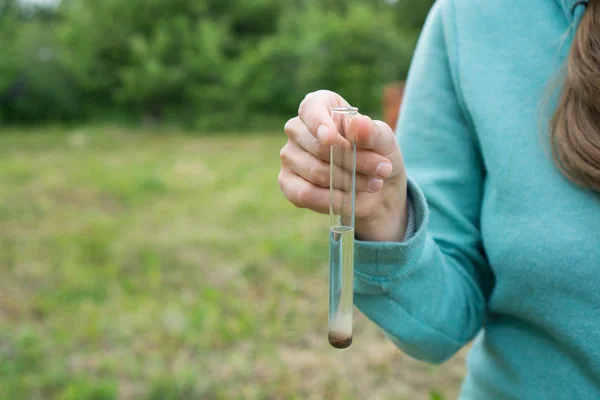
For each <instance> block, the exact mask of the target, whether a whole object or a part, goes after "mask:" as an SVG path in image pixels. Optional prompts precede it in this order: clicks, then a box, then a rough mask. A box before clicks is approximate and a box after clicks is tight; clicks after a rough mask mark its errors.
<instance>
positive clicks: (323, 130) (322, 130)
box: [317, 125, 329, 144]
mask: <svg viewBox="0 0 600 400" xmlns="http://www.w3.org/2000/svg"><path fill="white" fill-rule="evenodd" d="M317 138H319V142H321V144H325V142H326V141H327V139H328V138H329V127H328V126H327V125H319V128H318V129H317Z"/></svg>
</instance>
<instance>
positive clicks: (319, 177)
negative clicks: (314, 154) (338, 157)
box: [308, 162, 329, 186]
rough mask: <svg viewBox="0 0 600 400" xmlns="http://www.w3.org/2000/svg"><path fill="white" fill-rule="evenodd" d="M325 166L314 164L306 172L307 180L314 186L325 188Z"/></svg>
mask: <svg viewBox="0 0 600 400" xmlns="http://www.w3.org/2000/svg"><path fill="white" fill-rule="evenodd" d="M325 169H326V168H325V165H324V164H323V163H321V162H315V163H313V165H312V166H311V167H310V170H309V171H308V180H309V181H310V182H312V183H314V184H315V185H319V186H326V185H327V184H328V183H329V179H328V177H327V173H326V172H327V171H326V170H325Z"/></svg>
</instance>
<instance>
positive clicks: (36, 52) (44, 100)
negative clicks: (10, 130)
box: [0, 0, 80, 123]
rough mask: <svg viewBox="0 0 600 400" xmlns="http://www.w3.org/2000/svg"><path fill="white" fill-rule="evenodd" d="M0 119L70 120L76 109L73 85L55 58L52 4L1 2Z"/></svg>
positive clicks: (76, 113)
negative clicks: (36, 4) (46, 5)
mask: <svg viewBox="0 0 600 400" xmlns="http://www.w3.org/2000/svg"><path fill="white" fill-rule="evenodd" d="M0 5H2V7H0V43H2V57H1V58H0V120H2V121H6V122H20V123H23V122H36V121H40V120H70V119H74V118H76V117H77V116H78V115H79V112H80V109H79V101H78V96H77V90H76V87H75V84H74V82H73V80H72V79H71V77H70V73H69V71H67V69H66V68H65V66H64V65H62V64H61V63H60V60H58V58H57V51H58V45H57V43H56V41H55V35H54V29H55V21H56V20H57V18H58V14H57V13H56V10H55V9H53V8H48V7H39V6H38V7H35V6H28V7H27V8H23V7H21V6H20V3H19V2H18V1H16V0H4V1H3V2H0Z"/></svg>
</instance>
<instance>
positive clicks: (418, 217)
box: [354, 0, 494, 363]
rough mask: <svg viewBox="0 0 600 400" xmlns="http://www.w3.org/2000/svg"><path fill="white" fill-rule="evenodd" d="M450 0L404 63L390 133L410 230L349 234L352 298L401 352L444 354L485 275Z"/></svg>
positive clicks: (455, 342)
mask: <svg viewBox="0 0 600 400" xmlns="http://www.w3.org/2000/svg"><path fill="white" fill-rule="evenodd" d="M453 20H454V19H453V15H452V9H451V1H450V0H440V1H437V2H436V3H435V4H434V6H433V8H432V10H431V12H430V14H429V16H428V18H427V21H426V23H425V26H424V28H423V32H422V34H421V37H420V39H419V42H418V45H417V49H416V51H415V55H414V57H413V62H412V65H411V69H410V72H409V76H408V80H407V84H406V89H405V94H404V99H403V105H402V111H401V113H400V119H399V123H398V140H399V142H400V147H401V149H402V153H403V156H404V161H405V164H406V168H407V171H408V175H409V179H408V196H409V198H410V200H411V202H412V204H413V207H414V218H415V232H414V234H413V235H412V236H410V237H409V238H408V239H407V240H405V241H403V242H400V243H395V242H394V243H392V242H377V243H376V242H363V241H357V242H356V244H355V246H356V247H355V279H354V281H355V304H356V306H357V307H358V308H359V309H360V310H361V311H362V312H363V313H364V314H365V315H366V316H367V317H369V318H370V319H371V320H372V321H374V322H375V323H376V324H377V325H379V326H380V327H381V328H382V329H383V330H384V332H385V333H386V335H387V336H388V337H390V339H391V340H392V341H393V342H394V343H395V344H396V345H397V346H398V347H399V348H400V349H401V350H403V351H404V352H405V353H407V354H409V355H411V356H413V357H415V358H417V359H420V360H424V361H427V362H432V363H440V362H443V361H445V360H446V359H448V358H450V357H451V356H452V355H454V354H455V353H456V351H458V350H459V349H460V348H461V347H462V346H463V345H465V344H466V343H467V342H468V341H469V340H471V339H472V338H473V337H474V336H475V335H476V334H477V333H478V331H479V330H480V329H481V327H482V326H483V323H484V318H485V314H486V312H485V311H486V303H487V298H488V297H489V294H490V292H491V290H492V288H493V285H494V277H493V274H492V272H491V269H490V267H489V265H488V263H487V260H486V258H485V255H484V252H483V249H482V243H481V236H480V229H479V217H480V209H481V198H482V187H483V180H484V177H485V170H484V167H483V162H482V158H481V154H480V151H479V145H478V142H477V138H476V135H475V133H474V130H473V129H472V127H471V122H470V117H469V114H468V110H467V109H466V107H465V106H464V103H463V101H462V98H461V95H460V91H459V90H458V88H459V87H460V85H459V76H458V74H457V73H456V69H455V68H454V66H455V65H456V64H457V63H458V60H457V59H456V56H455V53H454V50H452V49H455V48H456V43H455V40H454V32H455V31H454V27H453V26H452V21H453Z"/></svg>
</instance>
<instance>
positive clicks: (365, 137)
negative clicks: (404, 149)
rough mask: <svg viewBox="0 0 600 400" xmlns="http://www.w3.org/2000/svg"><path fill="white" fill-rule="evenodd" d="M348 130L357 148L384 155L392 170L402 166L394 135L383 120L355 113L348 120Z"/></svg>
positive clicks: (398, 147) (400, 154)
mask: <svg viewBox="0 0 600 400" xmlns="http://www.w3.org/2000/svg"><path fill="white" fill-rule="evenodd" d="M349 131H350V134H351V136H352V137H353V139H354V141H355V142H356V147H357V148H360V149H365V150H371V151H373V152H375V153H377V154H380V155H382V156H384V157H386V158H387V159H388V160H390V161H391V163H392V167H393V171H394V172H396V171H398V170H400V169H403V168H404V162H403V160H402V153H401V152H400V146H399V145H398V141H397V140H396V135H395V134H394V131H392V128H390V127H389V125H387V124H386V123H385V122H383V121H373V120H372V119H371V118H369V117H367V116H365V115H357V116H355V117H354V118H352V120H351V121H350V126H349Z"/></svg>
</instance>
